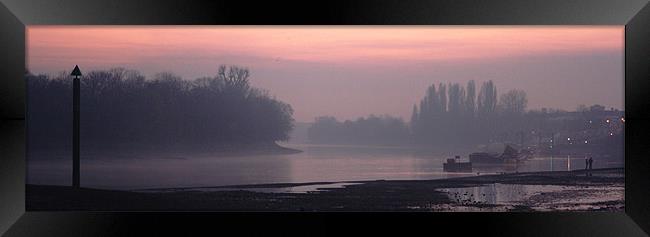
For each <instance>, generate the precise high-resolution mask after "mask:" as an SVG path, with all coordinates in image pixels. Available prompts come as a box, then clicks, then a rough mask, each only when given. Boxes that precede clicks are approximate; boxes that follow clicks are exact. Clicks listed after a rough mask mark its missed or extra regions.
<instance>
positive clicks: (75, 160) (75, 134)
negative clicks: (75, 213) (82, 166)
mask: <svg viewBox="0 0 650 237" xmlns="http://www.w3.org/2000/svg"><path fill="white" fill-rule="evenodd" d="M71 75H72V76H73V77H74V79H72V91H73V92H72V93H73V94H72V187H73V188H79V187H80V182H79V179H80V172H79V162H80V161H79V97H80V92H79V87H80V84H81V83H80V80H79V77H81V70H79V66H76V65H75V67H74V70H72V74H71Z"/></svg>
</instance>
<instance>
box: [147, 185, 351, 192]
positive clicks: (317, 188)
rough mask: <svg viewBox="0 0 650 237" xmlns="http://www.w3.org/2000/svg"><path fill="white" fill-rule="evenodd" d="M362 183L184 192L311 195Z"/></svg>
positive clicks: (212, 189) (203, 189) (193, 189)
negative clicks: (249, 192)
mask: <svg viewBox="0 0 650 237" xmlns="http://www.w3.org/2000/svg"><path fill="white" fill-rule="evenodd" d="M357 184H361V183H332V184H315V185H301V186H293V187H280V188H275V187H273V188H229V187H214V188H185V189H182V191H190V192H191V191H199V192H215V191H251V192H260V193H309V192H323V191H327V190H328V189H333V188H345V186H350V185H357ZM177 191H181V190H178V189H169V190H155V191H153V190H151V191H146V192H177Z"/></svg>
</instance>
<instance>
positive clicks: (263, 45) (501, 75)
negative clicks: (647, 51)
mask: <svg viewBox="0 0 650 237" xmlns="http://www.w3.org/2000/svg"><path fill="white" fill-rule="evenodd" d="M623 49H624V27H623V26H586V27H584V26H560V27H555V26H552V27H547V26H542V27H539V26H533V27H526V26H523V27H520V26H516V27H510V26H508V27H491V26H475V27H467V26H460V27H456V26H452V27H439V26H434V27H383V26H382V27H357V26H355V27H340V26H336V27H329V26H327V27H325V26H319V27H275V26H272V27H265V26H259V27H258V26H236V27H216V26H214V27H213V26H205V27H203V26H200V27H197V26H170V27H168V26H29V27H28V28H27V65H28V69H29V70H30V72H32V73H35V74H41V73H43V74H56V73H58V72H60V71H64V70H66V71H69V70H71V69H72V67H74V65H79V66H80V68H81V70H82V71H84V72H88V71H91V70H103V69H109V68H114V67H124V68H128V69H134V70H138V71H140V72H142V73H143V74H145V75H146V76H148V77H151V76H153V75H154V74H155V73H158V72H173V73H174V74H176V75H179V76H181V77H183V78H184V79H195V78H198V77H204V76H214V75H215V74H216V73H217V67H218V65H220V64H227V65H240V66H244V67H247V68H249V69H250V70H251V83H252V85H253V86H255V87H259V88H263V89H265V90H268V91H269V93H270V94H271V95H273V96H276V97H277V98H278V99H279V100H282V101H284V102H286V103H289V104H291V106H292V107H293V109H294V118H295V119H296V121H297V122H312V121H313V119H314V117H316V116H321V115H331V116H335V117H337V118H339V119H356V118H357V117H361V116H367V115H369V114H376V115H382V114H389V115H393V116H398V117H402V118H404V119H405V120H408V118H409V117H410V114H411V109H412V106H413V104H416V103H418V102H419V101H420V99H421V98H422V97H423V96H424V92H425V90H426V88H427V87H428V86H429V85H430V84H432V83H435V84H438V83H441V82H442V83H461V84H462V85H464V84H466V82H467V81H469V80H475V81H476V82H477V83H481V82H483V81H487V80H492V81H494V82H495V84H496V85H497V87H498V92H499V93H502V92H505V91H507V90H510V89H523V90H525V91H526V92H527V94H528V108H529V109H539V108H541V107H547V108H559V109H565V110H574V109H575V108H576V106H577V105H579V104H586V105H591V104H602V105H605V106H606V107H607V108H609V107H614V108H617V109H622V108H623V103H624V101H623V98H624V92H623V85H624V81H623V57H624V55H623V53H624V51H623Z"/></svg>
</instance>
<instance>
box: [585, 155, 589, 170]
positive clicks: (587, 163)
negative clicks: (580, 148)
mask: <svg viewBox="0 0 650 237" xmlns="http://www.w3.org/2000/svg"><path fill="white" fill-rule="evenodd" d="M588 169H589V158H585V170H588Z"/></svg>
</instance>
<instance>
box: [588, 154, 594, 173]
mask: <svg viewBox="0 0 650 237" xmlns="http://www.w3.org/2000/svg"><path fill="white" fill-rule="evenodd" d="M593 164H594V159H593V158H591V157H589V170H591V169H593Z"/></svg>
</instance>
